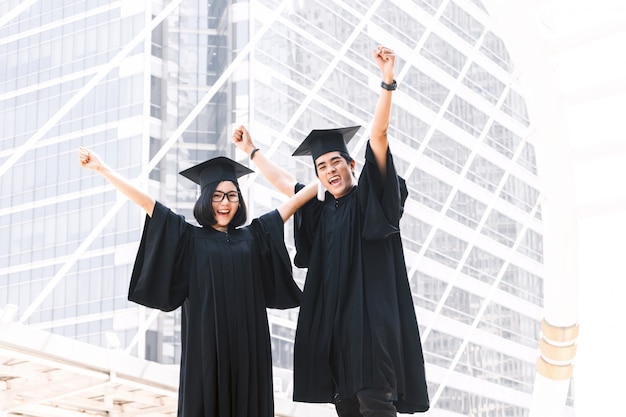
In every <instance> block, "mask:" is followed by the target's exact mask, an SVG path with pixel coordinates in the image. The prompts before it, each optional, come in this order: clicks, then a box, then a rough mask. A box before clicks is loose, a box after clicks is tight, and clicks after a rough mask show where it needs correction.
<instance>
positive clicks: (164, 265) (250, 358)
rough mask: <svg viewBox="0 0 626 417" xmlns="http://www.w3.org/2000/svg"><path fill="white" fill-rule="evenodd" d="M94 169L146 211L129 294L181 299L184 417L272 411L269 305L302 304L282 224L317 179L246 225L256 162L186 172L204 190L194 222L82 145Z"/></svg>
mask: <svg viewBox="0 0 626 417" xmlns="http://www.w3.org/2000/svg"><path fill="white" fill-rule="evenodd" d="M78 157H79V161H80V163H81V165H82V166H83V167H84V168H87V169H91V170H94V171H96V172H98V173H99V174H100V175H102V176H103V177H104V178H105V179H106V180H108V181H109V182H110V183H111V184H112V185H114V186H115V187H116V188H117V189H118V190H119V191H121V192H122V193H124V194H125V195H126V196H127V197H129V198H130V199H131V200H132V201H133V202H135V203H136V204H138V205H139V206H140V207H141V208H142V209H143V210H145V211H146V213H147V216H146V221H145V225H144V231H143V235H142V237H141V243H140V246H139V251H138V253H137V258H136V260H135V265H134V268H133V272H132V276H131V280H130V289H129V295H128V298H129V300H131V301H134V302H137V303H139V304H142V305H145V306H148V307H151V308H156V309H160V310H162V311H171V310H174V309H176V308H178V307H181V306H182V329H181V330H182V332H181V333H182V338H183V339H182V358H181V370H180V387H179V400H178V416H179V417H192V416H193V417H202V416H204V417H209V416H211V417H214V416H215V417H249V416H256V417H273V416H274V401H273V394H274V393H273V385H272V381H273V380H272V359H271V346H270V333H269V326H268V322H267V312H266V308H291V307H296V306H298V305H299V303H300V295H301V292H300V289H299V288H298V286H297V285H296V283H295V282H294V281H293V277H292V271H291V260H290V258H289V255H288V253H287V249H286V248H285V244H284V236H283V231H284V222H285V221H286V220H287V219H288V218H289V217H290V216H291V215H292V214H293V213H294V212H295V211H296V210H297V209H298V208H299V207H300V206H302V205H303V204H304V203H306V202H307V201H308V200H310V199H311V198H312V197H314V196H315V192H316V186H315V185H314V184H312V185H310V186H308V187H306V189H305V190H304V192H301V193H298V194H296V195H294V196H293V197H292V198H290V199H289V200H287V201H286V202H285V203H283V204H281V205H280V206H279V207H278V208H277V209H276V210H273V211H271V212H269V213H267V214H265V215H263V216H261V217H259V218H257V219H254V220H253V221H252V223H251V224H249V225H248V226H244V227H240V226H242V225H243V224H244V223H245V222H246V206H245V203H244V201H243V199H242V196H241V192H240V189H239V184H238V181H237V178H239V177H240V176H242V175H246V174H248V173H250V172H252V171H251V170H249V169H248V168H246V167H244V166H243V165H241V164H238V163H237V162H235V161H232V160H231V159H229V158H226V157H218V158H214V159H211V160H209V161H206V162H203V163H201V164H199V165H196V166H194V167H192V168H189V169H187V170H185V171H183V172H181V175H183V176H185V177H187V178H189V179H190V180H192V181H194V182H196V183H197V184H199V185H200V187H201V193H200V197H199V199H198V201H197V202H196V204H195V207H194V217H195V218H196V220H197V221H198V223H199V224H200V225H201V227H197V226H194V225H191V224H190V223H187V222H186V221H185V219H184V217H183V216H180V215H177V214H175V213H173V212H172V211H171V210H169V209H168V208H167V207H165V206H164V205H162V204H161V203H159V202H158V201H156V200H154V199H153V198H152V197H151V196H149V195H148V194H146V193H144V192H143V191H141V190H140V189H138V188H136V187H135V186H133V185H132V184H131V183H130V182H128V181H127V180H126V179H124V178H123V177H121V176H120V175H118V174H117V173H116V172H115V171H113V170H111V169H110V168H109V167H108V166H107V165H106V164H105V163H104V162H103V161H102V160H101V159H100V158H99V157H98V155H97V154H96V153H94V152H93V151H91V150H89V149H86V148H80V149H79V150H78Z"/></svg>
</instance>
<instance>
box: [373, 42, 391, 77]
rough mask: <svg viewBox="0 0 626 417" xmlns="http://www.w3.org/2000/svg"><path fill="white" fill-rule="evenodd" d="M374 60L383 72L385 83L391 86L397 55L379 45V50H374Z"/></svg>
mask: <svg viewBox="0 0 626 417" xmlns="http://www.w3.org/2000/svg"><path fill="white" fill-rule="evenodd" d="M374 60H375V61H376V65H378V68H380V71H381V72H382V76H383V81H384V82H386V83H388V84H391V83H392V82H393V78H394V73H393V68H394V65H395V61H396V54H395V53H394V52H393V49H390V48H387V47H384V46H382V45H379V46H378V48H376V49H374Z"/></svg>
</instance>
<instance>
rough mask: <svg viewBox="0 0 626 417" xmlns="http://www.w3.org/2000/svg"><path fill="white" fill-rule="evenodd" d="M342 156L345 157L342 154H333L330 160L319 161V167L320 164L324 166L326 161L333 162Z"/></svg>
mask: <svg viewBox="0 0 626 417" xmlns="http://www.w3.org/2000/svg"><path fill="white" fill-rule="evenodd" d="M341 158H343V157H342V156H340V155H337V156H333V157H332V158H330V160H329V161H322V162H320V163H318V164H317V167H318V168H319V167H320V166H322V165H324V164H326V162H333V161H336V160H337V159H341Z"/></svg>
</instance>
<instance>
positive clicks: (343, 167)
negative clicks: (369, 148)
mask: <svg viewBox="0 0 626 417" xmlns="http://www.w3.org/2000/svg"><path fill="white" fill-rule="evenodd" d="M355 165H356V162H355V161H354V160H352V161H351V162H350V163H348V162H347V161H346V159H345V158H344V157H343V156H341V154H340V153H339V152H338V151H333V152H327V153H325V154H323V155H321V156H319V157H318V158H317V159H316V160H315V167H316V169H317V177H318V178H319V180H320V182H321V183H322V185H323V186H324V187H325V188H326V189H327V190H328V191H329V192H330V193H331V194H332V195H333V197H335V198H340V197H343V196H344V195H346V194H348V193H349V192H350V190H352V187H354V166H355Z"/></svg>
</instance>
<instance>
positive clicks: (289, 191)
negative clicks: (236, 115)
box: [233, 126, 296, 197]
mask: <svg viewBox="0 0 626 417" xmlns="http://www.w3.org/2000/svg"><path fill="white" fill-rule="evenodd" d="M233 143H234V144H235V146H237V147H238V148H239V149H241V150H242V151H244V152H245V153H246V155H249V156H250V155H251V154H252V152H253V151H254V155H251V156H252V157H251V159H252V160H253V161H254V164H255V165H256V167H257V168H258V169H259V171H261V174H263V176H264V177H265V179H266V180H268V181H269V182H270V184H272V185H273V186H274V188H276V189H277V190H278V191H279V192H281V193H283V194H284V195H286V196H287V197H291V196H292V195H294V191H295V190H294V188H295V185H296V179H295V177H294V176H293V175H291V174H290V173H289V172H288V171H287V170H285V169H284V168H282V167H281V166H279V165H278V164H276V163H274V162H272V161H270V159H269V158H267V157H266V156H265V155H264V154H263V151H261V150H260V149H257V147H256V146H255V145H254V142H253V141H252V136H250V132H248V129H246V128H245V127H243V126H239V127H238V128H237V129H235V131H234V132H233Z"/></svg>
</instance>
